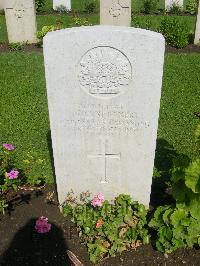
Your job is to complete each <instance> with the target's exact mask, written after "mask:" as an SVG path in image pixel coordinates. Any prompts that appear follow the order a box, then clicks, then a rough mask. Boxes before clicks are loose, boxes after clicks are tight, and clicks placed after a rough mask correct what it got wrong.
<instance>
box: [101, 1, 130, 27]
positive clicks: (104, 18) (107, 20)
mask: <svg viewBox="0 0 200 266" xmlns="http://www.w3.org/2000/svg"><path fill="white" fill-rule="evenodd" d="M100 24H101V25H113V26H130V25H131V0H101V1H100Z"/></svg>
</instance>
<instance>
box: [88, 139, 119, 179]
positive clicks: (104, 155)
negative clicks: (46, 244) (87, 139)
mask: <svg viewBox="0 0 200 266" xmlns="http://www.w3.org/2000/svg"><path fill="white" fill-rule="evenodd" d="M100 149H101V152H99V153H98V154H95V155H94V154H90V155H88V158H93V159H103V161H104V176H102V177H101V181H100V182H101V183H108V178H109V177H108V175H107V171H108V169H107V168H108V161H109V160H110V159H117V160H120V159H121V153H113V152H109V151H108V140H105V139H103V138H100Z"/></svg>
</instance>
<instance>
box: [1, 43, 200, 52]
mask: <svg viewBox="0 0 200 266" xmlns="http://www.w3.org/2000/svg"><path fill="white" fill-rule="evenodd" d="M21 48H22V49H21V50H20V51H24V52H40V53H42V52H43V49H42V47H39V46H37V45H34V44H30V45H23V46H22V47H21ZM11 51H12V50H11V49H10V47H9V45H8V44H7V43H0V53H4V52H11ZM166 53H174V54H178V53H200V46H197V45H194V44H190V45H188V46H186V47H185V48H182V49H177V48H175V47H172V46H169V45H166Z"/></svg>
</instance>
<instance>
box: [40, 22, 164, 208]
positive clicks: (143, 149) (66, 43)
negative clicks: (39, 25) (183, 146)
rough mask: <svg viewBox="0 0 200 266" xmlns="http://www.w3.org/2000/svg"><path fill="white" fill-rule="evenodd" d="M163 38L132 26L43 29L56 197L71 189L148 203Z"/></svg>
mask: <svg viewBox="0 0 200 266" xmlns="http://www.w3.org/2000/svg"><path fill="white" fill-rule="evenodd" d="M164 47H165V43H164V38H163V36H162V35H161V34H159V33H155V32H151V31H146V30H142V29H136V28H131V27H115V26H94V27H81V28H72V29H65V30H61V31H56V32H51V33H48V34H47V36H45V38H44V59H45V71H46V82H47V93H48V104H49V114H50V122H51V134H52V143H53V152H54V163H55V172H56V180H57V189H58V197H59V201H60V203H62V202H63V201H64V200H65V198H66V195H67V193H68V192H69V191H70V190H71V189H72V190H73V191H74V193H75V195H76V196H77V197H79V196H80V193H82V192H85V191H87V190H89V191H90V192H91V193H92V195H95V194H96V193H100V192H101V193H103V194H104V195H105V197H106V198H107V199H109V200H110V199H113V198H114V197H115V196H117V195H118V194H120V193H127V194H130V195H131V196H132V197H133V198H135V199H136V200H139V201H140V202H142V203H144V204H145V205H147V206H148V204H149V199H150V192H151V182H152V173H153V165H154V154H155V147H156V134H157V125H158V117H159V105H160V95H161V86H162V74H163V61H164V49H165V48H164Z"/></svg>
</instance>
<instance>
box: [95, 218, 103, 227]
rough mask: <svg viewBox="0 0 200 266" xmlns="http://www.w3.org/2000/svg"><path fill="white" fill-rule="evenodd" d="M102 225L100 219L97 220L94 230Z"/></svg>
mask: <svg viewBox="0 0 200 266" xmlns="http://www.w3.org/2000/svg"><path fill="white" fill-rule="evenodd" d="M102 225H103V221H102V220H101V219H99V220H98V221H97V223H96V228H100V227H102Z"/></svg>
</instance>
